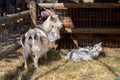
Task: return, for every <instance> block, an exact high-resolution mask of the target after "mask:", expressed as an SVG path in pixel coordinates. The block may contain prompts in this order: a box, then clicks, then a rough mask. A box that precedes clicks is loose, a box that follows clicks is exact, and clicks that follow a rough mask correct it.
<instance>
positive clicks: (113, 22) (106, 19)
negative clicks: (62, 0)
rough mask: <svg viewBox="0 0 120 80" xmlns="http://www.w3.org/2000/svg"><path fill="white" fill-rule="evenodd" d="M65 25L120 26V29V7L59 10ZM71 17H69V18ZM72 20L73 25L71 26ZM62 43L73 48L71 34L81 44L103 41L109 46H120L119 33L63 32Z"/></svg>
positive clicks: (86, 26) (87, 26)
mask: <svg viewBox="0 0 120 80" xmlns="http://www.w3.org/2000/svg"><path fill="white" fill-rule="evenodd" d="M58 11H59V12H60V13H62V17H61V19H65V20H63V23H64V25H65V27H73V26H74V27H75V28H99V29H100V28H118V29H120V8H69V9H64V10H63V9H60V10H58ZM68 17H69V18H68ZM68 19H71V20H68ZM71 22H72V24H73V26H71ZM62 36H64V38H63V40H61V41H60V45H61V46H62V47H64V48H73V47H74V46H73V45H74V44H73V41H72V40H71V36H73V37H75V38H76V39H77V40H78V43H79V46H82V47H85V46H92V45H94V44H96V43H98V42H103V45H104V46H107V47H120V35H119V34H112V33H111V34H74V33H71V34H62Z"/></svg>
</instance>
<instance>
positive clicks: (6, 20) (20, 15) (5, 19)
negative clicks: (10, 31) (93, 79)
mask: <svg viewBox="0 0 120 80" xmlns="http://www.w3.org/2000/svg"><path fill="white" fill-rule="evenodd" d="M29 14H30V11H29V10H28V11H24V12H20V13H16V14H11V15H6V16H4V17H1V18H0V24H4V23H9V22H13V21H16V20H18V19H21V18H25V17H28V16H29Z"/></svg>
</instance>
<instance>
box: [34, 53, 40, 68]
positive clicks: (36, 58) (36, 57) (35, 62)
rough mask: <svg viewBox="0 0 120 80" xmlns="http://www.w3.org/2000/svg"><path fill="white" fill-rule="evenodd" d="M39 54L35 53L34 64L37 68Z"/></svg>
mask: <svg viewBox="0 0 120 80" xmlns="http://www.w3.org/2000/svg"><path fill="white" fill-rule="evenodd" d="M38 59H39V58H38V56H37V55H35V56H34V58H33V60H34V66H35V67H36V68H38Z"/></svg>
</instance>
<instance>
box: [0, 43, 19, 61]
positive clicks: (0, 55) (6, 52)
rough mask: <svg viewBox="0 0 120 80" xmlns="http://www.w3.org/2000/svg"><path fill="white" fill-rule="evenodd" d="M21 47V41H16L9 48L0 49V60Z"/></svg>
mask: <svg viewBox="0 0 120 80" xmlns="http://www.w3.org/2000/svg"><path fill="white" fill-rule="evenodd" d="M20 47H21V43H20V41H17V42H14V43H13V44H10V45H9V46H8V47H7V48H5V49H3V50H2V51H0V60H2V59H3V58H5V57H6V56H7V55H9V54H11V53H12V52H14V51H16V50H17V49H19V48H20Z"/></svg>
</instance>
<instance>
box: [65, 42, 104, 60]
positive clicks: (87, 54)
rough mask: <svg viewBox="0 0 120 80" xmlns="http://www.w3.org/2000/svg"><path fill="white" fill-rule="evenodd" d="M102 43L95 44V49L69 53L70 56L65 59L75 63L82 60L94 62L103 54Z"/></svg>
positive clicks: (88, 48) (89, 48)
mask: <svg viewBox="0 0 120 80" xmlns="http://www.w3.org/2000/svg"><path fill="white" fill-rule="evenodd" d="M102 51H103V49H102V42H100V43H98V44H95V45H94V46H93V47H87V48H78V49H75V50H72V51H70V52H69V53H68V55H67V56H66V57H65V59H67V60H69V59H73V60H74V61H80V60H85V61H89V60H93V59H94V58H95V57H98V56H99V54H100V52H102Z"/></svg>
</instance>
